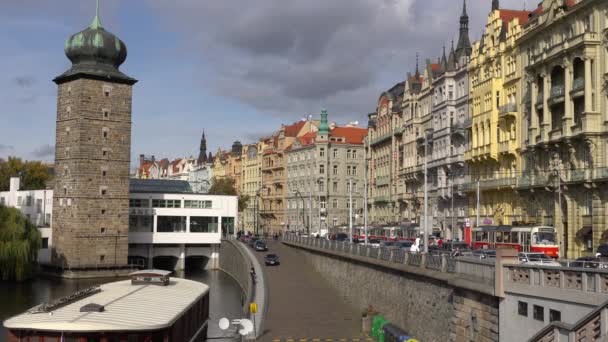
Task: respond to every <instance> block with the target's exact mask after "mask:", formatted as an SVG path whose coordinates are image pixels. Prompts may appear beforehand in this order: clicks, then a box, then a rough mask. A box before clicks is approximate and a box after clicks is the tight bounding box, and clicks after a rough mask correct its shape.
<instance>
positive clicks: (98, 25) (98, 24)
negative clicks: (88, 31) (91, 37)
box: [91, 0, 102, 29]
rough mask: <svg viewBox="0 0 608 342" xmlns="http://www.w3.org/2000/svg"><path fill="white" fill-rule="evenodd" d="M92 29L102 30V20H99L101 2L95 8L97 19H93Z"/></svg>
mask: <svg viewBox="0 0 608 342" xmlns="http://www.w3.org/2000/svg"><path fill="white" fill-rule="evenodd" d="M91 28H92V29H100V28H102V26H101V20H100V19H99V0H97V5H96V7H95V18H93V22H92V23H91Z"/></svg>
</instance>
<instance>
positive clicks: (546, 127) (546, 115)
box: [541, 74, 551, 141]
mask: <svg viewBox="0 0 608 342" xmlns="http://www.w3.org/2000/svg"><path fill="white" fill-rule="evenodd" d="M550 94H551V76H549V74H546V75H545V77H543V122H541V139H542V140H543V141H547V140H549V131H550V130H551V112H550V111H549V96H550Z"/></svg>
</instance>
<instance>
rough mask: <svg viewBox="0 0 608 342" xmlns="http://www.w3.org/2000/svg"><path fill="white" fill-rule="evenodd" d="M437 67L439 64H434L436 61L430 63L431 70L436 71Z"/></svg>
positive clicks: (439, 66)
mask: <svg viewBox="0 0 608 342" xmlns="http://www.w3.org/2000/svg"><path fill="white" fill-rule="evenodd" d="M439 68H441V65H439V64H436V63H434V64H431V70H433V71H437V70H439ZM421 81H422V78H421Z"/></svg>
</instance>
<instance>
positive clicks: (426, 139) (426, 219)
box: [423, 129, 433, 253]
mask: <svg viewBox="0 0 608 342" xmlns="http://www.w3.org/2000/svg"><path fill="white" fill-rule="evenodd" d="M431 133H433V130H432V129H426V130H425V131H424V236H423V238H424V239H423V242H424V252H425V253H428V252H429V216H428V201H429V194H428V189H427V188H428V186H427V178H428V175H427V174H428V165H427V159H428V146H429V135H430V134H431Z"/></svg>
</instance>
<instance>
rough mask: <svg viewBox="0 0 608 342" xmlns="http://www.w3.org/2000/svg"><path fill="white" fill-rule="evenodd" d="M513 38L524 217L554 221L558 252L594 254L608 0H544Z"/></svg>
mask: <svg viewBox="0 0 608 342" xmlns="http://www.w3.org/2000/svg"><path fill="white" fill-rule="evenodd" d="M517 43H518V45H519V51H520V59H521V60H522V63H523V65H522V67H523V70H524V71H525V74H524V78H522V79H521V81H520V83H521V87H523V88H524V89H525V90H526V92H525V96H524V98H523V101H522V103H521V109H522V110H520V113H521V115H522V117H523V118H524V119H523V120H522V130H521V137H522V146H521V148H522V158H523V174H522V177H521V180H520V182H519V183H518V189H519V190H520V193H521V194H522V202H521V208H522V212H521V214H522V219H523V220H526V221H531V222H537V223H542V224H549V225H554V226H555V227H556V229H557V230H558V236H559V237H558V241H559V242H560V247H561V251H562V255H563V256H566V257H568V258H576V257H579V256H582V255H588V254H591V252H592V249H593V248H594V246H597V244H598V243H599V242H600V240H602V239H605V238H606V237H608V236H607V234H606V231H607V227H606V222H607V214H608V212H607V209H608V208H607V206H608V191H607V189H608V188H607V187H606V185H607V184H606V181H607V180H608V159H607V158H606V156H607V153H608V146H607V144H608V141H607V139H606V134H607V133H608V131H607V129H606V122H608V96H607V90H606V89H607V87H606V84H607V83H606V79H607V76H608V51H607V49H608V2H606V1H604V0H578V1H576V0H567V1H563V0H544V1H542V2H541V3H540V4H539V6H538V8H537V9H536V10H535V11H534V12H533V14H532V16H531V18H530V21H529V22H528V24H526V25H525V26H524V28H523V34H522V35H521V37H519V39H518V40H517ZM560 203H561V207H560Z"/></svg>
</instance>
